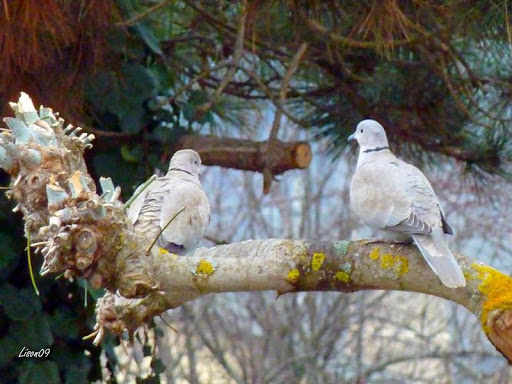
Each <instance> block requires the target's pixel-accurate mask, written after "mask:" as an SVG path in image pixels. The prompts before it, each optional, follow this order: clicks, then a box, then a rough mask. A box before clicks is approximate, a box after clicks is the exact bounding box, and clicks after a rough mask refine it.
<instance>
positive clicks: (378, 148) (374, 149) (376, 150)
mask: <svg viewBox="0 0 512 384" xmlns="http://www.w3.org/2000/svg"><path fill="white" fill-rule="evenodd" d="M385 149H389V147H388V146H386V147H375V148H370V149H367V150H365V151H363V152H364V153H370V152H379V151H383V150H385Z"/></svg>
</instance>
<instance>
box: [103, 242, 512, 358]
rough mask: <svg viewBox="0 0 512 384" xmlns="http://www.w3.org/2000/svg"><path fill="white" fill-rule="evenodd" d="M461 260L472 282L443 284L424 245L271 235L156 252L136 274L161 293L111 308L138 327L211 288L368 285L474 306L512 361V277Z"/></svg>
mask: <svg viewBox="0 0 512 384" xmlns="http://www.w3.org/2000/svg"><path fill="white" fill-rule="evenodd" d="M458 262H459V264H460V265H461V266H462V268H463V271H464V274H465V276H466V279H467V286H466V287H465V288H459V289H450V288H447V287H445V286H444V285H443V284H441V282H440V281H439V279H438V277H437V276H436V275H435V274H434V273H433V272H432V271H431V269H430V268H429V267H428V265H427V264H426V262H425V261H424V259H423V257H421V254H420V253H419V252H418V250H417V248H416V247H415V246H413V245H409V244H399V243H387V242H376V241H355V242H348V241H338V242H332V243H331V242H318V241H305V240H279V239H271V240H261V241H256V240H251V241H247V242H243V243H236V244H230V245H221V246H217V247H214V248H210V249H199V250H197V251H196V252H195V253H194V254H193V255H191V256H187V257H178V256H175V255H170V254H167V253H165V252H156V253H154V254H153V255H152V257H149V258H144V263H143V264H142V265H139V267H140V269H138V270H137V273H136V274H135V275H132V274H130V275H129V279H132V278H133V279H135V280H141V279H143V275H145V274H148V275H150V276H151V278H152V280H154V281H156V282H158V287H157V288H156V291H157V293H156V294H150V295H148V296H147V297H146V298H145V299H143V300H142V301H138V302H137V303H136V304H135V303H133V302H127V304H126V305H123V304H122V305H119V306H116V307H109V308H110V309H109V310H110V311H111V312H115V313H117V315H118V316H117V317H116V319H115V323H116V324H117V327H118V328H119V323H124V324H125V325H124V326H122V327H120V328H123V329H131V330H133V329H135V328H137V327H138V326H140V325H142V324H143V323H144V322H145V321H147V319H149V318H151V317H152V316H155V315H158V314H160V313H161V312H162V311H165V310H167V309H170V308H175V307H176V306H178V305H181V304H183V303H184V302H186V301H188V300H191V299H194V298H196V297H199V296H201V295H205V294H209V293H218V292H237V291H257V290H260V291H261V290H274V291H276V292H277V293H278V294H284V293H288V292H300V291H338V292H345V293H349V292H355V291H360V290H368V289H385V290H400V291H410V292H420V293H426V294H429V295H434V296H439V297H443V298H445V299H447V300H450V301H453V302H456V303H458V304H460V305H462V306H464V307H466V308H467V309H468V310H469V311H470V312H472V313H473V314H474V315H475V316H477V317H478V318H479V319H480V320H481V323H482V327H483V330H484V332H485V333H486V335H487V336H488V337H489V339H490V341H491V342H492V343H493V344H494V345H495V346H496V348H497V349H498V350H499V351H500V352H501V353H502V354H503V355H504V356H505V357H506V358H507V359H509V360H511V358H512V329H511V327H510V324H511V321H510V319H511V318H512V310H511V309H510V308H511V307H512V279H511V278H510V277H508V276H506V275H504V274H502V273H500V272H498V271H496V270H494V269H492V268H491V267H488V266H485V265H483V264H481V263H476V262H473V261H472V260H470V259H468V258H466V257H463V256H458ZM118 273H120V274H123V271H120V270H118ZM139 274H140V275H139ZM125 276H126V275H125ZM118 281H120V279H119V280H118ZM153 303H155V305H153ZM125 318H126V319H129V322H126V321H125V320H124V319H125ZM126 323H127V324H129V325H126ZM104 325H105V326H106V327H107V328H111V327H110V325H108V324H104Z"/></svg>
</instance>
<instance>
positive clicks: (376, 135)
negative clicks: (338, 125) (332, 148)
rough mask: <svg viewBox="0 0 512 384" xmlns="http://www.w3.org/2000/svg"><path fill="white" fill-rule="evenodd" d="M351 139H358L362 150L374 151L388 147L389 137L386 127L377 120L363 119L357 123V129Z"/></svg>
mask: <svg viewBox="0 0 512 384" xmlns="http://www.w3.org/2000/svg"><path fill="white" fill-rule="evenodd" d="M349 140H357V142H358V143H359V147H360V148H361V152H365V153H366V152H372V151H377V150H380V149H387V147H388V138H387V137H386V131H385V130H384V127H383V126H382V125H380V124H379V123H378V122H376V121H375V120H369V119H368V120H363V121H361V122H360V123H359V124H357V128H356V131H355V132H354V133H353V134H352V135H350V137H349Z"/></svg>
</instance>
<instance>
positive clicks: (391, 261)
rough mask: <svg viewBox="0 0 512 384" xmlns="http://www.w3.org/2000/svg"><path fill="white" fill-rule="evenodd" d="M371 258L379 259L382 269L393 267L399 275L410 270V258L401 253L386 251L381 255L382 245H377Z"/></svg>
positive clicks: (371, 253) (372, 251)
mask: <svg viewBox="0 0 512 384" xmlns="http://www.w3.org/2000/svg"><path fill="white" fill-rule="evenodd" d="M370 259H372V260H379V259H380V267H381V268H382V269H393V271H394V272H395V273H396V274H397V275H398V276H402V275H404V274H406V273H407V272H409V260H408V259H407V258H406V257H403V256H400V255H396V256H395V255H393V254H391V253H384V254H382V255H381V253H380V247H375V248H373V249H372V250H371V252H370Z"/></svg>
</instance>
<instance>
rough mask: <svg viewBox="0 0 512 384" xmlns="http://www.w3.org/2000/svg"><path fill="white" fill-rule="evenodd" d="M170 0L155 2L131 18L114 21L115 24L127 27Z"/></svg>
mask: <svg viewBox="0 0 512 384" xmlns="http://www.w3.org/2000/svg"><path fill="white" fill-rule="evenodd" d="M171 1H172V0H163V1H162V2H161V3H157V4H155V5H153V6H152V7H149V8H148V9H146V10H145V11H143V12H141V13H139V14H138V15H135V16H133V17H132V18H131V19H128V20H125V21H120V22H118V23H116V24H115V25H116V26H118V27H128V26H130V25H133V24H136V23H138V22H139V20H141V19H143V18H144V17H146V16H148V15H149V14H151V13H153V12H155V11H157V10H159V9H160V8H163V7H165V6H166V5H167V4H169V3H170V2H171Z"/></svg>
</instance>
